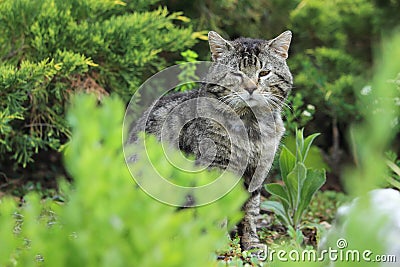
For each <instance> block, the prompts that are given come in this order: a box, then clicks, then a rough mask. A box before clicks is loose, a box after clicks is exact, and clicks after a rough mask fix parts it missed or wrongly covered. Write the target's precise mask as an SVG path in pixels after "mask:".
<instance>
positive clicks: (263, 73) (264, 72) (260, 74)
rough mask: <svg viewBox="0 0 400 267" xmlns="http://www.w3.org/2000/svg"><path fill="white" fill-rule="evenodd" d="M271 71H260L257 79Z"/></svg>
mask: <svg viewBox="0 0 400 267" xmlns="http://www.w3.org/2000/svg"><path fill="white" fill-rule="evenodd" d="M270 72H271V71H270V70H262V71H260V72H259V73H258V76H259V77H264V76H267V75H268V74H269V73H270Z"/></svg>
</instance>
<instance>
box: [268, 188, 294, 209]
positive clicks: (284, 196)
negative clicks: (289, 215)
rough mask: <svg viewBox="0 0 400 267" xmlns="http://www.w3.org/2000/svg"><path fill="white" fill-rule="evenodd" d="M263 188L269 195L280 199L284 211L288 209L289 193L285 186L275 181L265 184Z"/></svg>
mask: <svg viewBox="0 0 400 267" xmlns="http://www.w3.org/2000/svg"><path fill="white" fill-rule="evenodd" d="M265 190H267V192H268V193H270V194H271V195H273V196H276V197H278V198H279V199H280V200H281V202H282V204H283V207H284V208H285V211H286V212H287V211H288V208H289V195H288V192H287V190H286V188H285V187H283V186H282V185H280V184H276V183H273V184H266V185H265Z"/></svg>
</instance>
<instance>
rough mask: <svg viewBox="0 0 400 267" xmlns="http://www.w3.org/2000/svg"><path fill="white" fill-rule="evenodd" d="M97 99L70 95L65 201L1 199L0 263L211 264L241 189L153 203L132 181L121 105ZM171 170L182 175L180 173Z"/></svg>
mask: <svg viewBox="0 0 400 267" xmlns="http://www.w3.org/2000/svg"><path fill="white" fill-rule="evenodd" d="M96 102H97V101H96V98H95V97H93V96H90V97H89V96H82V95H79V96H77V97H74V101H73V106H72V108H71V111H70V112H69V115H68V121H69V122H70V124H71V126H72V136H73V138H72V140H71V142H70V143H69V145H68V149H67V150H66V153H65V164H66V167H67V169H68V171H69V172H70V174H71V175H72V177H73V178H74V184H73V185H72V186H71V185H67V184H63V185H62V188H63V192H64V193H65V195H66V196H67V201H66V203H58V202H54V201H53V200H51V199H44V200H41V199H40V197H39V195H38V194H36V193H32V194H30V195H28V196H26V198H25V200H26V201H25V203H23V205H22V207H21V208H18V207H17V206H18V203H17V202H16V201H15V200H13V199H12V198H9V197H5V198H2V199H0V224H1V226H2V227H0V240H2V242H0V265H1V266H210V265H211V264H212V262H213V261H215V257H216V255H215V251H216V250H217V249H222V248H224V247H226V246H227V244H228V240H229V239H228V236H227V232H226V228H223V227H221V224H222V222H223V221H224V220H225V219H226V218H228V219H229V224H230V225H233V224H235V223H237V222H238V220H239V219H240V217H241V212H240V207H241V205H242V204H243V202H244V200H245V198H246V195H247V194H246V193H245V192H244V189H243V188H242V187H241V186H237V187H236V188H235V189H234V190H233V191H231V192H230V193H229V194H227V195H225V196H224V197H223V198H221V199H220V200H219V201H217V202H215V203H212V204H210V205H207V206H203V207H199V208H195V209H194V208H192V209H184V210H180V211H177V210H176V208H175V207H172V206H168V205H165V204H163V203H161V202H158V201H156V200H154V199H153V198H151V197H150V196H148V195H147V194H146V193H145V192H144V191H142V190H141V189H140V188H139V187H138V186H137V185H136V184H135V183H134V182H133V179H132V177H131V175H130V173H129V171H128V169H127V168H126V165H125V162H124V157H123V153H122V144H121V135H122V127H121V126H122V120H123V114H124V104H123V103H122V101H120V100H119V99H117V98H116V97H111V98H107V99H105V100H104V102H103V104H102V105H101V106H98V104H97V103H96ZM87 114H91V119H90V120H88V119H87ZM148 148H149V149H151V151H152V152H153V154H152V155H153V157H157V155H161V156H162V155H163V153H162V148H161V146H160V145H159V144H157V143H150V144H148ZM155 160H158V159H157V158H155ZM139 163H140V160H139ZM140 166H142V165H141V164H137V165H136V168H140ZM147 167H148V166H147ZM169 168H170V171H173V170H172V168H173V167H172V166H170V167H169ZM165 169H167V167H165ZM141 170H142V171H143V172H144V173H146V169H141ZM139 171H140V170H139ZM175 174H176V178H177V179H178V180H179V179H181V180H184V178H185V177H184V176H185V173H184V172H180V173H179V172H176V171H175ZM178 197H179V196H178ZM180 197H181V198H182V199H184V197H185V196H180ZM16 221H17V222H16Z"/></svg>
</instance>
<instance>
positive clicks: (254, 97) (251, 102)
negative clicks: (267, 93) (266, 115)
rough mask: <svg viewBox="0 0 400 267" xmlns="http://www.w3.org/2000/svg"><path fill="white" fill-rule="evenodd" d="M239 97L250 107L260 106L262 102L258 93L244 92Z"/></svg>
mask: <svg viewBox="0 0 400 267" xmlns="http://www.w3.org/2000/svg"><path fill="white" fill-rule="evenodd" d="M241 99H242V101H243V104H244V105H245V106H247V107H250V108H253V107H256V106H260V105H261V104H262V103H263V99H262V96H260V95H258V94H251V95H250V94H245V95H244V96H241Z"/></svg>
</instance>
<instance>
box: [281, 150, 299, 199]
mask: <svg viewBox="0 0 400 267" xmlns="http://www.w3.org/2000/svg"><path fill="white" fill-rule="evenodd" d="M295 165H296V157H295V156H294V155H293V153H292V152H290V150H289V149H288V148H287V147H286V146H283V147H282V151H281V155H280V156H279V167H280V169H281V176H282V180H283V182H284V183H285V185H286V186H287V185H288V183H289V181H288V178H287V176H288V174H289V173H290V172H291V171H292V170H293V168H294V166H295ZM288 190H289V189H288ZM289 192H290V191H289ZM288 200H289V203H291V204H293V202H294V199H292V197H291V194H288Z"/></svg>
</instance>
